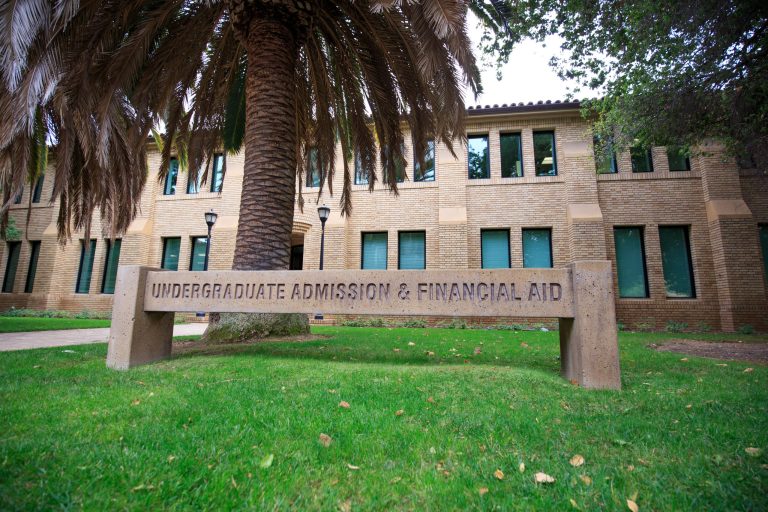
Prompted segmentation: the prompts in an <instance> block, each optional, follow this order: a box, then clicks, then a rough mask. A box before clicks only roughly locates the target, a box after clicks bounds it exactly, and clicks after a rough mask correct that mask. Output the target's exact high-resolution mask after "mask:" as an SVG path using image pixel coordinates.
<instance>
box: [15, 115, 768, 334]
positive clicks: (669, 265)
mask: <svg viewBox="0 0 768 512" xmlns="http://www.w3.org/2000/svg"><path fill="white" fill-rule="evenodd" d="M467 135H468V137H469V144H468V147H466V148H465V147H459V148H458V149H457V157H454V156H452V155H451V153H450V152H449V150H448V149H447V148H446V147H444V146H443V145H442V144H437V145H436V146H435V147H434V148H433V150H432V151H431V152H430V155H428V156H429V158H428V160H429V162H428V163H427V165H425V168H424V169H420V168H416V167H418V166H415V165H414V164H413V163H411V164H409V165H408V166H407V167H406V168H405V169H404V176H403V182H402V183H400V185H399V190H400V194H399V196H397V197H395V196H394V195H392V194H391V193H390V192H388V191H387V190H386V188H385V185H383V184H377V185H376V187H375V190H374V191H373V192H372V193H370V192H369V191H368V186H367V185H366V184H365V177H364V176H360V175H359V174H360V173H356V177H355V181H356V184H355V185H354V186H353V193H352V203H353V208H354V210H353V214H352V215H351V216H350V217H341V216H340V215H339V207H338V197H331V196H329V195H328V193H327V190H326V191H325V192H324V193H323V195H322V197H321V198H320V203H327V204H328V205H329V206H330V207H331V208H332V213H331V217H330V219H329V221H328V222H327V224H326V239H325V268H326V269H344V268H351V269H358V268H388V269H397V268H427V269H433V268H434V269H436V268H481V267H486V268H490V267H499V266H503V267H506V266H511V267H518V268H519V267H523V266H555V267H562V266H565V265H567V264H568V263H569V262H572V261H576V260H581V259H606V258H607V259H610V260H611V261H612V262H613V266H614V272H615V287H616V297H617V313H618V318H619V321H620V322H622V323H624V324H626V325H628V326H637V325H645V326H650V325H654V326H655V327H657V328H663V327H664V325H665V324H666V323H667V322H668V321H676V322H684V323H686V324H688V325H689V327H690V328H700V327H703V326H705V325H706V326H707V327H710V328H713V329H723V330H734V329H738V328H739V327H740V326H742V325H751V326H753V327H754V328H756V329H759V330H768V315H766V313H767V312H768V300H767V297H766V289H767V287H766V274H767V273H768V175H766V174H765V173H764V172H761V171H759V170H757V169H742V168H739V166H737V163H736V162H735V161H734V160H733V159H732V158H730V157H728V156H726V155H725V153H724V151H723V148H722V147H719V146H718V145H717V144H716V143H708V144H706V145H705V146H703V147H702V148H700V149H703V151H694V152H692V156H691V158H690V159H688V158H686V157H685V156H681V155H680V153H679V152H677V151H675V150H673V149H672V148H660V147H659V148H656V147H655V148H653V149H652V150H650V151H645V150H639V149H637V150H636V149H633V150H632V151H628V152H626V153H620V154H618V155H616V156H615V158H614V159H612V160H611V161H609V162H608V161H607V162H596V160H595V157H594V153H593V141H592V134H591V132H590V128H589V125H588V124H587V123H586V122H585V121H584V120H583V119H582V118H581V117H580V115H579V108H578V104H577V103H561V102H555V103H550V102H546V103H541V102H540V103H538V104H528V105H523V104H519V105H512V106H506V105H505V106H501V107H497V106H494V107H485V108H481V107H476V108H470V109H469V110H468V121H467ZM405 151H406V159H407V160H408V161H409V162H413V155H412V152H411V148H410V147H409V146H408V145H407V146H406V148H405ZM337 162H341V155H340V151H339V156H338V158H337ZM216 165H220V162H219V161H217V162H216ZM340 165H341V164H340V163H339V164H337V166H340ZM158 166H159V155H158V154H157V152H153V151H151V152H150V157H149V169H150V172H152V173H156V172H157V168H158ZM48 174H49V175H52V174H53V173H52V172H49V173H48ZM242 174H243V155H242V154H241V155H237V156H230V157H228V159H227V173H226V176H225V177H224V178H223V179H222V178H221V176H220V174H216V175H215V176H212V177H211V179H210V180H209V183H202V184H194V183H188V180H187V175H186V174H185V173H178V172H174V173H172V176H173V177H172V178H171V179H170V180H165V181H164V182H158V180H157V179H156V176H150V178H149V180H148V183H147V186H146V188H145V190H144V192H143V195H142V198H141V209H140V214H139V216H138V217H137V218H136V220H135V221H134V222H133V223H132V224H131V226H130V229H129V230H128V232H127V233H125V234H124V235H123V237H122V239H121V240H119V241H115V242H111V241H110V240H109V239H108V237H105V236H104V234H103V233H102V229H101V226H100V224H99V222H98V220H97V219H95V221H94V227H93V230H92V237H91V241H90V243H89V244H84V243H83V240H82V239H78V238H77V236H75V237H74V238H73V240H72V241H71V242H70V243H68V244H67V245H66V246H64V247H62V246H59V245H58V244H57V240H56V216H57V204H56V203H53V204H49V201H48V200H49V198H50V197H51V190H52V180H51V179H43V180H42V181H41V182H40V183H38V184H37V186H35V187H34V188H33V189H32V190H26V189H25V191H24V193H23V194H22V196H21V197H20V198H18V204H15V205H13V206H12V207H11V216H12V217H14V219H15V221H16V225H17V227H19V228H20V229H22V230H24V231H25V232H24V233H23V234H24V236H23V237H22V240H20V241H15V242H8V243H6V244H4V246H3V247H2V254H1V255H0V261H1V262H2V263H0V264H1V265H2V267H0V272H2V274H1V275H2V276H3V277H4V280H3V287H2V293H1V294H0V309H7V308H9V307H11V306H15V307H29V308H40V309H43V308H45V309H68V310H77V311H79V310H83V309H88V310H107V309H109V308H110V307H111V302H112V295H111V293H110V292H111V291H112V290H113V286H114V271H115V269H116V265H117V263H118V262H119V264H120V265H137V264H142V265H150V266H155V267H160V266H163V267H166V268H172V269H179V270H181V269H184V270H186V269H196V270H197V269H201V268H202V264H203V262H204V253H205V238H204V237H205V235H206V231H207V228H206V225H205V222H204V218H203V214H204V212H205V211H207V210H209V209H211V208H213V209H214V210H215V211H216V212H217V213H218V215H219V217H218V221H217V223H216V226H215V228H214V232H213V242H212V250H211V259H210V265H209V266H210V268H211V269H229V268H230V266H231V264H232V258H233V254H234V244H235V235H236V231H237V219H238V208H239V200H240V193H241V187H242ZM341 175H342V173H341V172H338V173H337V176H336V178H335V180H336V181H335V182H334V190H336V191H340V190H341V188H342V187H341ZM315 183H316V180H314V179H313V176H311V175H310V176H308V177H307V179H306V185H307V186H306V187H305V188H304V197H305V201H306V203H305V208H304V211H303V212H301V211H299V209H298V208H297V210H296V215H295V221H294V229H293V232H294V234H293V240H292V244H293V246H294V247H293V249H294V250H293V257H292V267H297V268H298V267H303V268H304V269H315V268H317V267H318V263H319V261H318V259H319V249H320V222H319V220H318V216H317V212H316V202H317V200H318V189H317V188H316V187H313V186H312V185H313V184H315ZM219 188H221V192H220V193H219V192H218V190H219ZM30 193H31V194H33V197H32V206H31V207H32V212H31V221H30V225H29V228H28V229H26V230H25V228H24V224H25V221H26V215H27V204H28V201H29V197H28V194H30ZM96 217H98V216H96ZM80 236H81V237H82V234H81V235H80ZM85 247H87V248H88V249H89V250H84V248H85ZM255 250H256V249H255Z"/></svg>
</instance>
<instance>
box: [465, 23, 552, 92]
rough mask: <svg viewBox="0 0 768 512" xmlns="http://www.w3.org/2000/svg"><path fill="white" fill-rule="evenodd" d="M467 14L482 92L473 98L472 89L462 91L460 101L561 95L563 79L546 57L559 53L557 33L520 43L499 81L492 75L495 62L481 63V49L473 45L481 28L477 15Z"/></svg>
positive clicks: (494, 70)
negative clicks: (543, 39)
mask: <svg viewBox="0 0 768 512" xmlns="http://www.w3.org/2000/svg"><path fill="white" fill-rule="evenodd" d="M469 18H470V19H469V20H467V22H468V25H469V36H470V38H471V39H472V43H473V45H474V47H473V49H472V50H473V51H474V52H475V58H476V59H477V61H478V64H480V65H481V75H482V76H481V81H482V84H483V89H484V92H483V93H482V94H481V95H480V96H479V97H478V99H477V100H475V99H474V97H473V95H472V93H471V92H470V91H466V93H465V95H464V102H465V104H466V105H467V106H470V105H480V104H482V105H493V104H494V103H498V104H499V105H501V104H502V103H507V104H509V103H513V102H514V103H519V102H521V101H524V102H526V103H527V102H529V101H533V102H536V101H538V100H552V101H555V100H564V99H565V95H566V93H567V82H565V81H563V80H561V79H560V78H559V77H558V76H557V73H556V72H555V69H554V68H552V67H551V66H550V65H549V59H550V58H551V57H552V56H553V55H557V54H559V47H560V44H559V41H560V40H559V38H558V37H556V36H551V37H548V38H547V39H546V40H545V42H544V43H538V42H535V41H530V40H526V41H523V42H522V43H520V44H519V45H518V46H517V47H516V48H515V49H514V51H513V52H512V54H511V55H510V58H509V62H508V63H507V64H506V65H505V66H504V67H503V68H502V73H503V74H502V79H501V81H499V80H497V79H496V67H495V65H492V66H486V67H482V63H481V60H480V55H481V52H480V50H479V49H478V48H477V45H478V43H479V42H480V36H481V35H482V30H481V29H480V28H478V26H477V25H478V22H477V18H475V17H474V15H472V13H470V14H469Z"/></svg>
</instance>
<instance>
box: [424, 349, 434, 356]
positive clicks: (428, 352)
mask: <svg viewBox="0 0 768 512" xmlns="http://www.w3.org/2000/svg"><path fill="white" fill-rule="evenodd" d="M424 353H425V354H427V356H429V357H432V356H433V355H435V353H434V352H432V351H431V350H427V351H425V352H424Z"/></svg>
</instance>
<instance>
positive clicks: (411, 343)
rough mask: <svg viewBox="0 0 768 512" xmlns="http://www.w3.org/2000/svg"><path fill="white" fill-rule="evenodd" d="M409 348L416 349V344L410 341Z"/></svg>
mask: <svg viewBox="0 0 768 512" xmlns="http://www.w3.org/2000/svg"><path fill="white" fill-rule="evenodd" d="M408 346H409V347H415V346H416V344H415V343H414V342H412V341H409V342H408Z"/></svg>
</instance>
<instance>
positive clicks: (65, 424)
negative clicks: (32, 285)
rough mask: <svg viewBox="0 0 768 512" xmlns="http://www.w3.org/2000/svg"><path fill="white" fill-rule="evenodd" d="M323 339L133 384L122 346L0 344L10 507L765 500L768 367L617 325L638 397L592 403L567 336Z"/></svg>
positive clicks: (330, 332) (354, 335) (676, 505)
mask: <svg viewBox="0 0 768 512" xmlns="http://www.w3.org/2000/svg"><path fill="white" fill-rule="evenodd" d="M313 331H314V332H315V333H317V334H322V335H326V336H327V338H322V339H317V340H313V341H307V342H270V343H262V344H255V345H248V346H239V347H234V348H232V347H225V348H221V349H217V351H218V352H220V353H218V354H211V353H209V354H205V355H201V354H200V353H194V352H192V353H187V354H184V355H180V356H179V357H176V358H174V359H172V360H170V361H167V362H162V363H158V364H154V365H150V366H145V367H141V368H137V369H134V370H131V371H129V372H114V371H109V370H107V369H106V368H105V366H104V358H105V354H106V346H105V345H87V346H79V347H68V348H67V349H68V350H73V351H74V352H73V353H70V352H64V351H62V350H61V349H43V350H36V351H24V352H8V353H0V509H3V510H14V509H54V508H55V509H69V508H78V509H79V508H84V509H89V510H104V509H110V510H117V509H131V510H158V509H172V510H200V509H254V508H255V509H278V510H284V509H296V510H338V509H341V510H347V509H349V508H351V509H352V510H382V509H392V510H465V509H483V510H486V509H487V510H511V509H515V510H569V509H574V506H577V507H578V508H579V509H580V510H597V509H603V510H628V509H627V505H626V500H627V499H634V501H636V502H637V504H638V505H639V507H640V510H694V509H695V510H761V509H762V510H764V509H766V508H767V507H768V493H767V492H766V491H768V486H767V485H766V484H767V483H768V470H766V463H768V457H767V456H766V452H768V368H767V367H764V366H759V365H755V364H747V363H740V362H733V361H729V362H727V365H726V366H719V364H726V363H723V362H721V361H717V360H708V359H701V358H695V357H692V356H687V357H686V356H683V355H680V354H672V353H661V352H655V351H652V350H649V349H648V348H646V345H647V344H648V343H651V342H655V343H658V342H659V341H660V340H663V339H665V338H669V337H675V336H676V337H681V335H680V334H676V335H669V334H638V333H621V334H620V346H621V357H622V359H621V363H622V379H623V386H624V389H623V391H622V392H609V391H587V390H584V389H580V388H578V387H576V386H573V385H571V384H569V383H568V382H566V381H564V380H563V379H561V378H560V377H559V375H558V369H559V361H558V359H557V356H558V340H557V333H553V332H513V331H482V330H477V331H475V330H448V329H434V330H432V329H430V330H427V329H370V328H315V329H313ZM685 337H687V338H699V339H722V338H724V336H723V335H719V334H709V335H685ZM734 339H747V337H745V336H737V337H734ZM759 340H760V338H759V337H750V338H749V341H759ZM409 342H410V343H414V344H415V345H409ZM395 349H397V350H398V351H396V350H395ZM476 349H479V351H480V353H479V354H475V352H476ZM426 351H429V352H434V353H435V355H428V354H426V353H425V352H426ZM683 359H687V360H685V361H684V360H683ZM748 367H752V368H753V371H751V372H745V371H744V370H745V369H746V368H748ZM342 400H343V401H346V402H348V403H349V404H350V408H348V409H345V408H341V407H339V402H340V401H342ZM399 410H402V411H403V413H402V415H399V416H398V415H396V411H399ZM321 433H324V434H327V435H329V436H331V438H332V439H333V441H332V443H331V445H330V446H329V447H324V446H322V444H321V443H320V442H319V441H318V438H319V436H320V434H321ZM748 447H756V448H760V449H762V454H760V455H758V456H750V455H749V454H748V453H746V452H745V448H748ZM574 454H580V455H582V456H583V457H584V458H585V460H586V463H585V464H584V465H583V466H581V467H572V466H571V465H570V464H569V462H568V461H569V459H570V458H571V457H572V456H573V455H574ZM270 456H271V457H272V462H271V464H267V463H266V462H268V461H269V459H270ZM262 463H263V464H262ZM521 463H523V464H525V472H523V473H521V472H520V471H519V469H518V468H519V466H520V464H521ZM262 465H263V466H268V467H262ZM350 465H352V466H350ZM354 467H359V469H353V468H354ZM497 469H500V470H501V471H502V472H503V473H504V477H503V479H502V480H500V479H497V478H496V477H495V476H494V472H495V471H496V470H497ZM538 471H543V472H545V473H547V474H549V475H551V476H552V477H554V478H555V479H556V482H555V483H553V484H550V485H537V484H535V483H534V477H533V475H534V473H535V472H538ZM582 477H588V478H589V480H590V481H591V483H589V484H587V483H585V480H587V478H582ZM484 488H487V490H488V491H487V493H484V494H481V492H480V491H481V489H484ZM571 500H573V501H572V502H571Z"/></svg>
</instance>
